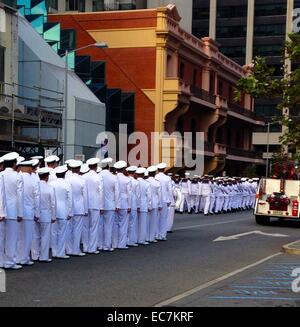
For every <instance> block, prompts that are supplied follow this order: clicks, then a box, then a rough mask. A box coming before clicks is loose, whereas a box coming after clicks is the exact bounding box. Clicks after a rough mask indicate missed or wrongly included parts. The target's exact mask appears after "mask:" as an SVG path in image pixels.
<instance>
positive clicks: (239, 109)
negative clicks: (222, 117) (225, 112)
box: [228, 102, 263, 121]
mask: <svg viewBox="0 0 300 327" xmlns="http://www.w3.org/2000/svg"><path fill="white" fill-rule="evenodd" d="M228 108H229V110H232V111H234V112H236V113H237V114H240V115H242V116H246V117H248V118H251V119H254V120H260V121H262V120H263V119H262V118H261V117H259V116H257V115H256V114H255V113H254V112H253V111H250V110H247V109H245V108H243V107H241V106H240V105H238V104H236V103H233V102H229V103H228Z"/></svg>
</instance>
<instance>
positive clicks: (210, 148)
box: [204, 142, 215, 152]
mask: <svg viewBox="0 0 300 327" xmlns="http://www.w3.org/2000/svg"><path fill="white" fill-rule="evenodd" d="M204 151H206V152H214V151H215V145H214V143H210V142H205V143H204Z"/></svg>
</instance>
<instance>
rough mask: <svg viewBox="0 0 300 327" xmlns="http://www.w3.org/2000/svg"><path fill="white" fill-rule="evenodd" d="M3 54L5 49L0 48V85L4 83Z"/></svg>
mask: <svg viewBox="0 0 300 327" xmlns="http://www.w3.org/2000/svg"><path fill="white" fill-rule="evenodd" d="M4 54H5V48H3V47H1V46H0V83H1V82H4V77H5V74H4V67H5V65H4V63H5V58H4Z"/></svg>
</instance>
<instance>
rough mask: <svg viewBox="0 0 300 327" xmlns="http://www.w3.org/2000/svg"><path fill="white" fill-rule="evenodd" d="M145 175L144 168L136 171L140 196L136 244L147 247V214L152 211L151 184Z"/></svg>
mask: <svg viewBox="0 0 300 327" xmlns="http://www.w3.org/2000/svg"><path fill="white" fill-rule="evenodd" d="M145 173H146V169H145V168H142V167H140V168H138V169H137V171H136V174H137V180H138V182H139V186H140V192H141V196H140V199H139V203H138V226H139V228H138V244H141V245H148V244H149V242H147V231H148V224H149V213H150V212H151V209H152V202H151V200H152V193H151V184H150V183H149V182H148V181H147V180H145V179H144V176H145Z"/></svg>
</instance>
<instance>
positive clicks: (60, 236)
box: [50, 178, 73, 258]
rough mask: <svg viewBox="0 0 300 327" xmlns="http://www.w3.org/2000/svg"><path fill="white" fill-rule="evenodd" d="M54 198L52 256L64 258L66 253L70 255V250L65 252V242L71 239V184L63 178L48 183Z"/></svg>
mask: <svg viewBox="0 0 300 327" xmlns="http://www.w3.org/2000/svg"><path fill="white" fill-rule="evenodd" d="M50 185H51V186H52V187H53V189H54V192H55V198H56V224H57V231H56V234H55V239H54V240H53V244H52V256H53V257H56V258H65V257H66V252H69V253H71V252H72V248H69V249H68V251H66V245H67V240H68V239H70V238H71V235H70V234H71V231H72V228H71V226H72V217H73V199H72V188H71V184H70V183H69V182H68V181H66V180H65V179H63V178H57V179H56V180H53V181H52V182H50Z"/></svg>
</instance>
